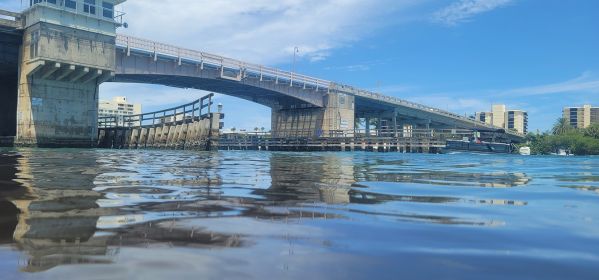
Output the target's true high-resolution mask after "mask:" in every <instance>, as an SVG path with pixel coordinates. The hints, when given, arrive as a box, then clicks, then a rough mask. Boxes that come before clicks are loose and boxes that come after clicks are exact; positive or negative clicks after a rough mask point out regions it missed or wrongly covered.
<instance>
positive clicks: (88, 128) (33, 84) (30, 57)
mask: <svg viewBox="0 0 599 280" xmlns="http://www.w3.org/2000/svg"><path fill="white" fill-rule="evenodd" d="M47 9H49V8H48V7H44V6H36V7H35V8H32V9H30V10H28V12H27V14H26V18H27V20H28V22H27V23H26V28H25V31H24V35H23V43H22V47H21V54H20V59H19V60H20V61H19V66H20V70H19V78H18V79H19V81H18V98H17V99H18V104H17V114H16V115H17V120H16V123H17V131H16V132H17V136H16V140H15V144H16V145H19V146H45V147H91V146H95V145H96V144H97V119H98V87H99V83H100V82H101V81H102V80H104V79H103V77H105V76H108V77H111V76H112V75H110V74H111V73H114V71H115V36H116V33H115V29H116V23H114V22H109V21H106V22H103V21H98V20H96V21H95V22H97V24H98V25H94V27H93V28H91V29H96V30H92V31H87V30H81V29H76V28H71V27H67V26H69V24H67V23H66V22H65V23H64V24H60V25H56V24H50V23H47V22H44V21H41V20H39V21H37V18H39V17H44V16H48V17H49V16H53V15H54V14H52V13H55V12H56V11H53V10H52V11H50V10H47ZM62 13H65V15H63V16H62V17H59V18H60V19H61V20H65V21H66V20H69V18H70V16H69V17H66V14H69V12H67V11H64V12H62ZM81 17H84V16H81ZM30 19H31V21H29V20H30ZM103 73H104V75H103Z"/></svg>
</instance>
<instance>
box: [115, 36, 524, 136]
mask: <svg viewBox="0 0 599 280" xmlns="http://www.w3.org/2000/svg"><path fill="white" fill-rule="evenodd" d="M116 44H117V46H118V47H122V48H124V49H126V51H127V52H128V53H129V52H130V51H131V50H139V51H143V52H146V53H149V54H151V55H154V58H155V59H156V58H157V57H159V56H160V57H164V56H167V57H169V58H172V59H176V60H178V62H179V63H182V62H183V61H186V62H191V63H195V64H197V65H198V66H199V67H201V68H202V69H203V67H204V65H210V66H213V67H217V68H220V69H221V70H222V71H223V70H224V69H225V68H226V69H230V70H233V71H238V73H239V75H241V76H248V75H249V76H254V77H259V78H260V80H261V81H262V80H264V79H267V80H271V81H276V82H278V81H285V82H288V83H289V84H290V85H291V86H293V84H294V83H296V84H299V85H303V86H304V88H306V87H307V86H308V87H310V88H312V89H316V90H327V91H337V92H339V93H345V94H349V95H353V96H359V97H365V98H369V99H375V100H378V101H383V102H387V103H391V104H395V105H401V106H405V107H409V108H413V109H417V110H422V111H426V112H431V113H434V114H438V115H442V116H445V117H450V118H453V119H457V120H460V121H464V122H467V123H470V124H472V125H475V126H478V127H484V128H489V129H501V128H499V127H495V126H493V125H490V124H487V123H485V122H481V121H478V120H475V119H471V118H468V117H465V116H462V115H459V114H455V113H452V112H449V111H445V110H441V109H437V108H433V107H430V106H426V105H422V104H419V103H415V102H410V101H407V100H404V99H400V98H396V97H391V96H386V95H383V94H380V93H374V92H370V91H366V90H362V89H358V88H355V87H353V86H349V85H343V84H338V83H334V82H331V81H328V80H323V79H319V78H314V77H310V76H306V75H301V74H297V73H293V72H288V71H284V70H279V69H276V68H271V67H266V66H262V65H258V64H251V63H247V62H243V61H240V60H237V59H232V58H227V57H223V56H219V55H215V54H210V53H206V52H201V51H195V50H190V49H185V48H179V47H177V46H174V45H169V44H163V43H158V42H154V41H151V40H146V39H141V38H136V37H132V36H127V35H121V34H118V35H117V38H116ZM506 132H507V133H511V134H514V135H518V136H523V135H522V134H519V133H515V132H512V131H506Z"/></svg>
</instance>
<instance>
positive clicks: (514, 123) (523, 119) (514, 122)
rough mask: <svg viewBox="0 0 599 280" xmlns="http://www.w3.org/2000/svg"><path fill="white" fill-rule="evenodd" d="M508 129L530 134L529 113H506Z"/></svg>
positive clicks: (519, 111) (512, 111)
mask: <svg viewBox="0 0 599 280" xmlns="http://www.w3.org/2000/svg"><path fill="white" fill-rule="evenodd" d="M506 116H507V118H506V119H507V122H506V126H505V128H506V129H510V130H515V131H518V132H520V133H523V134H526V133H528V113H527V112H526V111H522V110H509V111H507V113H506Z"/></svg>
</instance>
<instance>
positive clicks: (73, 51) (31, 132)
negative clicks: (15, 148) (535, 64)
mask: <svg viewBox="0 0 599 280" xmlns="http://www.w3.org/2000/svg"><path fill="white" fill-rule="evenodd" d="M36 2H39V3H35V4H32V6H31V7H30V8H28V9H27V10H25V11H24V12H23V13H10V12H6V11H4V12H0V15H4V17H5V18H6V17H12V18H14V20H7V19H2V20H0V30H1V31H0V42H1V44H0V47H1V48H2V50H3V52H2V56H3V57H2V62H1V64H0V75H2V77H0V79H1V80H8V81H9V84H10V85H11V86H9V87H8V88H7V89H6V90H5V91H4V92H2V93H1V94H2V95H1V96H0V97H1V98H2V99H6V100H14V102H12V101H11V102H7V103H6V105H3V106H6V107H8V108H7V109H8V110H6V111H4V112H5V113H3V114H6V118H5V117H3V118H2V121H0V129H2V127H4V130H0V131H3V132H2V133H4V134H5V135H4V136H10V135H6V134H10V132H13V131H14V132H15V133H14V134H13V135H16V143H17V144H20V145H59V146H65V145H66V146H89V145H93V143H95V142H96V139H95V137H97V136H96V135H97V102H98V100H97V99H98V85H99V84H101V83H103V82H112V81H113V82H130V83H151V84H161V85H166V86H173V87H180V88H195V89H200V90H207V91H212V92H217V93H222V94H226V95H230V96H235V97H239V98H243V99H246V100H250V101H252V102H256V103H259V104H262V105H265V106H268V107H270V108H271V110H272V131H273V135H275V136H278V137H287V136H301V137H321V136H326V137H330V136H333V135H336V134H344V135H347V134H351V133H352V132H353V131H354V130H355V129H356V128H355V127H354V125H355V120H356V118H365V119H366V120H367V121H366V130H367V133H368V130H370V127H369V125H370V121H369V120H370V119H377V120H378V122H377V123H378V125H377V129H378V130H381V129H385V130H389V129H390V130H391V131H394V133H395V134H397V133H398V132H400V131H403V130H405V129H409V130H411V129H418V128H426V129H431V128H434V129H473V130H486V131H496V132H499V133H501V134H503V135H504V136H506V138H508V139H510V140H512V141H518V140H521V139H522V138H523V136H522V135H520V134H517V133H513V132H509V131H508V132H505V131H503V129H501V128H498V127H493V126H490V125H488V124H485V123H483V122H478V121H475V120H473V119H469V118H466V117H464V116H460V115H458V114H454V113H451V112H447V111H444V110H440V109H437V108H432V107H428V106H425V105H421V104H416V103H413V102H409V101H406V100H402V99H398V98H394V97H389V96H384V95H381V94H377V93H373V92H369V91H366V90H361V89H357V88H355V87H352V86H348V85H343V84H339V83H335V82H331V81H327V80H323V79H319V78H314V77H309V76H305V75H301V74H298V73H292V72H287V71H282V70H279V69H275V68H270V67H266V66H262V65H256V64H252V63H248V62H243V61H239V60H236V59H231V58H226V57H222V56H219V55H214V54H209V53H205V52H201V51H195V50H190V49H185V48H180V47H177V46H173V45H168V44H163V43H159V42H154V41H151V40H145V39H140V38H134V37H129V36H125V35H120V34H117V33H116V29H117V27H118V26H120V22H119V19H120V16H121V15H118V14H117V13H116V12H115V11H114V8H113V7H114V6H115V5H118V4H120V3H122V2H124V1H123V0H104V1H102V5H99V6H93V5H92V6H93V7H94V9H92V6H90V4H88V3H85V2H84V1H82V0H76V1H75V0H73V1H71V2H73V3H76V4H77V5H75V6H64V5H62V4H61V2H62V1H59V3H58V4H55V3H52V2H55V1H36ZM92 11H93V13H92ZM11 40H12V41H11ZM17 42H18V43H17ZM4 50H6V52H5V51H4ZM15 54H18V55H15ZM15 61H16V62H17V63H15ZM15 64H16V65H15ZM15 69H17V71H16V72H15ZM11 79H12V80H11ZM15 82H16V83H15ZM17 88H18V90H16V91H15V89H17ZM17 92H18V94H17ZM13 123H16V125H12V124H13ZM13 127H14V129H13ZM0 136H3V135H0Z"/></svg>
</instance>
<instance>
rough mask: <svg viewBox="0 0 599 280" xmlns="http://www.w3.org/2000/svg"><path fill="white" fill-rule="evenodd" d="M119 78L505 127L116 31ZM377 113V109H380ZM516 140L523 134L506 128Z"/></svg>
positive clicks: (268, 102)
mask: <svg viewBox="0 0 599 280" xmlns="http://www.w3.org/2000/svg"><path fill="white" fill-rule="evenodd" d="M116 46H117V54H116V59H117V62H116V66H117V69H116V76H115V78H114V80H113V81H115V82H133V83H153V84H161V85H166V86H172V87H180V88H195V89H200V90H207V91H214V92H218V93H223V94H227V95H231V96H236V97H239V98H243V99H246V100H250V101H253V102H256V103H259V104H262V105H265V106H268V107H271V108H276V107H278V106H289V107H293V108H297V107H324V106H327V104H326V103H327V98H326V96H327V95H329V94H331V93H336V94H342V95H347V96H352V97H354V100H355V114H356V116H368V115H369V112H377V113H381V112H390V113H391V114H393V113H396V114H397V115H398V116H399V117H400V118H403V119H404V120H407V123H409V122H411V123H413V124H423V125H425V126H430V127H442V128H461V129H480V130H501V128H498V127H495V126H492V125H489V124H486V123H484V122H480V121H476V120H473V119H470V118H467V117H464V116H461V115H458V114H455V113H451V112H448V111H445V110H441V109H437V108H433V107H430V106H426V105H422V104H418V103H414V102H410V101H407V100H404V99H400V98H396V97H391V96H386V95H382V94H379V93H374V92H370V91H367V90H362V89H358V88H355V87H353V86H349V85H343V84H339V83H335V82H332V81H328V80H323V79H319V78H314V77H310V76H306V75H301V74H298V73H293V72H288V71H284V70H279V69H276V68H270V67H266V66H262V65H257V64H252V63H247V62H244V61H240V60H236V59H231V58H227V57H223V56H219V55H214V54H210V53H206V52H201V51H195V50H190V49H185V48H180V47H177V46H173V45H168V44H163V43H159V42H154V41H151V40H145V39H140V38H135V37H131V36H126V35H121V34H119V35H117V38H116ZM375 114H376V113H375ZM506 133H507V134H508V135H509V136H510V138H512V139H521V138H522V137H523V135H521V134H518V133H515V132H511V131H507V132H506Z"/></svg>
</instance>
